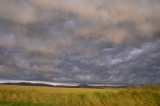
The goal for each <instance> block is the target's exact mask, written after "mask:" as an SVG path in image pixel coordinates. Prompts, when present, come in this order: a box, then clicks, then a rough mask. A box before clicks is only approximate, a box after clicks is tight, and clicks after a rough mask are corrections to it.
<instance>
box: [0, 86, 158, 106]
mask: <svg viewBox="0 0 160 106" xmlns="http://www.w3.org/2000/svg"><path fill="white" fill-rule="evenodd" d="M0 106H160V86H145V87H127V88H106V89H91V88H55V87H35V86H34V87H32V86H11V85H0Z"/></svg>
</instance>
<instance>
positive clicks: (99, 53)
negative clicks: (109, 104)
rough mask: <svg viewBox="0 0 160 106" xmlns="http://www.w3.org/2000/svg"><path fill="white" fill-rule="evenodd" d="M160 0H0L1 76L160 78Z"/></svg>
mask: <svg viewBox="0 0 160 106" xmlns="http://www.w3.org/2000/svg"><path fill="white" fill-rule="evenodd" d="M159 11H160V0H0V80H32V81H50V82H70V83H97V84H151V83H158V84H160V12H159Z"/></svg>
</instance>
